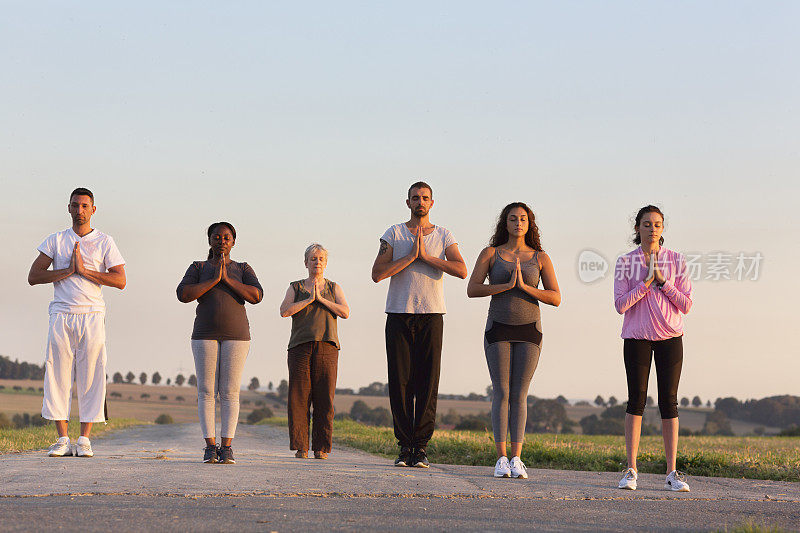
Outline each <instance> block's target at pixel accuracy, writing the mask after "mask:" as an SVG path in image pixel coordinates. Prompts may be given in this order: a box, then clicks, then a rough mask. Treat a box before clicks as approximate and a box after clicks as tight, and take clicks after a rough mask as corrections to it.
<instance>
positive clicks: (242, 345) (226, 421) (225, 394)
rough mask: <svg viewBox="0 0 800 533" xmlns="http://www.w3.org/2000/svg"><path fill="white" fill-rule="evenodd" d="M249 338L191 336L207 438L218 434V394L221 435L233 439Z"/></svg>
mask: <svg viewBox="0 0 800 533" xmlns="http://www.w3.org/2000/svg"><path fill="white" fill-rule="evenodd" d="M249 351H250V341H214V340H199V339H192V353H193V354H194V366H195V371H196V372H197V414H198V415H199V417H200V428H201V429H202V430H203V437H204V438H212V437H215V436H216V434H215V433H216V423H215V421H214V415H215V408H214V398H215V396H216V395H217V394H219V411H220V418H221V419H222V431H221V435H220V436H221V437H222V438H223V439H226V438H231V439H232V438H233V437H234V434H235V433H236V423H237V422H238V421H239V388H240V387H241V384H242V372H243V371H244V362H245V360H246V359H247V353H248V352H249Z"/></svg>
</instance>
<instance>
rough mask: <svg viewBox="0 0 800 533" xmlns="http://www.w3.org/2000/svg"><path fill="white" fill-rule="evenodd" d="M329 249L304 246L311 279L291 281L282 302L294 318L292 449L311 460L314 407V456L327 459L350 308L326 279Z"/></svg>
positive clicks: (338, 289) (285, 311) (291, 341)
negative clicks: (342, 332) (340, 323)
mask: <svg viewBox="0 0 800 533" xmlns="http://www.w3.org/2000/svg"><path fill="white" fill-rule="evenodd" d="M327 264H328V251H327V250H326V249H325V248H324V247H323V246H322V245H320V244H317V243H313V244H312V245H311V246H309V247H308V248H306V251H305V265H306V268H307V269H308V277H307V278H306V279H301V280H299V281H293V282H292V283H290V284H289V288H288V289H287V290H286V296H285V297H284V298H283V302H282V303H281V316H282V317H289V316H290V317H292V333H291V335H290V337H289V357H288V360H289V409H288V411H289V448H290V449H292V450H297V453H296V454H295V457H298V458H300V459H306V458H308V424H309V422H311V417H310V416H309V410H310V409H311V407H312V405H313V413H314V415H313V417H314V420H313V422H314V423H313V435H312V437H311V439H312V440H311V446H312V448H311V449H312V450H313V451H314V458H316V459H327V458H328V453H330V451H331V443H332V439H333V394H334V391H335V389H336V371H337V365H338V361H339V334H338V331H337V327H336V319H337V317H341V318H347V317H348V316H349V315H350V307H348V305H347V301H346V300H345V297H344V291H343V290H342V288H341V286H339V284H337V283H334V282H332V281H330V280H328V279H325V277H324V273H325V267H326V266H327Z"/></svg>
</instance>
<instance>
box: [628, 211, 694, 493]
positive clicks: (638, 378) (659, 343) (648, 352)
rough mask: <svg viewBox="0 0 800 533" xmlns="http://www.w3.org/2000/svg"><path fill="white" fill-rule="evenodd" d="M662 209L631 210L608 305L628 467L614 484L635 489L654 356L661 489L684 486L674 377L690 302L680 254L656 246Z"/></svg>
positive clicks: (677, 375)
mask: <svg viewBox="0 0 800 533" xmlns="http://www.w3.org/2000/svg"><path fill="white" fill-rule="evenodd" d="M663 231H664V214H663V213H662V212H661V210H660V209H659V208H658V207H655V206H653V205H648V206H645V207H643V208H641V209H640V210H639V212H638V213H637V214H636V223H635V224H634V237H633V242H634V243H635V244H638V245H639V247H637V248H636V249H635V250H633V251H632V252H629V253H627V254H625V255H623V256H621V257H620V258H619V259H618V260H617V265H616V269H615V273H614V306H615V307H616V308H617V312H618V313H619V314H624V315H625V318H624V320H623V323H622V338H623V339H624V348H623V355H624V359H625V373H626V374H627V378H628V407H627V409H626V414H625V450H626V452H627V456H628V468H627V469H626V470H625V472H624V474H623V476H622V479H621V480H620V482H619V488H621V489H629V490H636V479H637V477H638V474H637V470H636V455H637V453H638V451H639V437H640V436H641V432H642V414H643V413H644V407H645V402H646V401H647V378H648V377H649V375H650V363H651V361H652V359H653V357H654V356H655V362H656V375H657V378H658V409H659V411H660V412H661V432H662V435H663V437H664V453H665V455H666V459H667V472H668V474H667V479H666V482H665V484H664V488H665V489H667V490H672V491H680V492H688V491H689V485H688V484H686V481H685V480H684V479H683V476H682V474H681V473H679V472H678V471H677V470H676V465H675V461H676V456H677V454H678V381H679V380H680V376H681V365H682V363H683V315H684V314H686V313H688V312H689V309H691V307H692V282H691V280H690V279H689V275H688V272H687V269H686V259H685V258H684V256H683V255H682V254H679V253H678V252H674V251H672V250H668V249H666V248H664V247H663V246H662V245H663V244H664V237H662V236H661V234H662V233H663Z"/></svg>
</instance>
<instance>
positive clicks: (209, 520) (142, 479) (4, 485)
mask: <svg viewBox="0 0 800 533" xmlns="http://www.w3.org/2000/svg"><path fill="white" fill-rule="evenodd" d="M199 435H200V432H199V428H198V426H197V425H196V424H183V425H173V426H148V427H141V428H134V429H130V430H127V431H123V432H119V433H115V434H112V435H110V436H108V437H105V438H101V439H97V440H96V442H95V443H94V448H95V453H96V455H95V457H94V458H92V459H84V458H76V457H66V458H59V459H56V458H48V457H44V456H43V453H42V452H32V453H24V454H10V455H0V530H2V531H22V530H31V529H36V530H38V529H45V528H47V529H53V528H55V529H64V530H78V529H81V530H83V531H95V530H97V531H99V530H104V531H107V530H108V529H110V528H114V529H116V530H119V531H146V530H153V529H156V528H158V529H160V530H163V531H179V530H187V529H192V530H199V531H205V530H220V529H228V530H244V531H308V530H356V529H364V528H368V529H385V530H453V529H461V530H470V531H475V530H481V531H485V530H514V529H540V530H553V531H555V530H559V531H563V530H595V531H596V530H600V531H619V530H631V529H644V530H664V531H677V530H693V531H696V530H713V529H718V528H725V527H731V526H734V525H738V524H741V523H742V522H744V521H751V522H754V523H756V524H761V525H771V526H780V527H783V528H787V529H792V530H796V529H798V528H799V527H800V484H798V483H780V482H770V481H752V480H734V479H724V478H702V477H694V478H690V482H691V486H692V492H690V493H679V494H678V493H670V492H666V491H663V490H661V486H662V484H663V476H657V475H651V474H643V475H642V476H641V477H640V480H639V487H640V488H639V490H637V491H635V492H625V491H620V490H617V489H614V488H613V487H615V485H616V483H617V479H618V474H616V473H593V472H572V471H560V470H535V469H531V470H529V473H530V474H531V477H530V479H529V480H527V481H522V480H510V479H501V480H497V479H494V478H492V477H491V476H490V474H491V469H490V468H489V467H468V466H452V465H433V466H432V467H431V468H430V469H427V470H424V469H416V468H395V467H393V466H391V464H390V461H387V460H385V459H381V458H377V457H374V456H372V455H369V454H365V453H362V452H359V451H356V450H349V449H336V450H334V453H332V454H331V458H330V459H329V460H328V461H319V460H314V459H309V460H299V459H295V458H294V457H293V456H292V453H291V452H290V451H289V450H288V446H287V442H288V438H287V436H286V434H285V429H281V428H273V427H269V426H240V427H239V430H238V434H237V438H236V441H235V445H236V446H235V451H236V452H237V453H236V455H237V464H236V465H204V464H202V463H200V462H199V461H200V458H201V456H202V450H201V448H202V440H201V439H200V438H199ZM433 459H434V460H435V457H434V458H433ZM80 516H85V517H87V518H88V520H87V521H80V520H79V517H80Z"/></svg>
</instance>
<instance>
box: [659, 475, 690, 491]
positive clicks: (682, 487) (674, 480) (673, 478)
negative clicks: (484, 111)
mask: <svg viewBox="0 0 800 533" xmlns="http://www.w3.org/2000/svg"><path fill="white" fill-rule="evenodd" d="M685 475H686V474H684V473H683V472H678V471H677V470H673V471H672V472H670V473H669V475H668V476H667V480H666V481H665V482H664V489H665V490H671V491H673V492H689V485H688V483H686V481H685V479H686V478H685V477H684V476H685Z"/></svg>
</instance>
